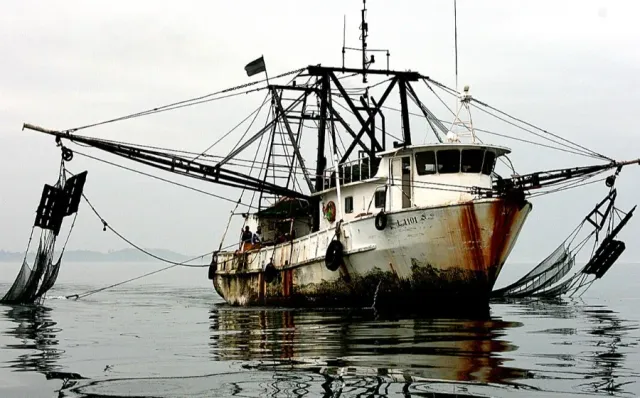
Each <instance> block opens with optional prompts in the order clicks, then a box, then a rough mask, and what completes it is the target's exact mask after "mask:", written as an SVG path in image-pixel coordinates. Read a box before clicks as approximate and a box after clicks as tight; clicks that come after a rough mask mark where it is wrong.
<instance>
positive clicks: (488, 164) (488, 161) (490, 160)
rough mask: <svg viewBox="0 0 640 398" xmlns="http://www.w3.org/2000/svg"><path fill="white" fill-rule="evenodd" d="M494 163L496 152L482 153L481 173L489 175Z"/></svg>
mask: <svg viewBox="0 0 640 398" xmlns="http://www.w3.org/2000/svg"><path fill="white" fill-rule="evenodd" d="M495 165H496V154H495V153H493V152H492V151H486V152H485V153H484V163H483V164H482V174H486V175H490V174H491V173H492V172H493V168H494V167H495Z"/></svg>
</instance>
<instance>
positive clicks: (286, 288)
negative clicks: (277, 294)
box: [282, 269, 293, 297]
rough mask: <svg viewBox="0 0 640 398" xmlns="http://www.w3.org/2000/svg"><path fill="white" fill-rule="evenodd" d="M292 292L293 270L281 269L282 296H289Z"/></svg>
mask: <svg viewBox="0 0 640 398" xmlns="http://www.w3.org/2000/svg"><path fill="white" fill-rule="evenodd" d="M292 291H293V270H292V269H283V270H282V295H283V296H284V297H289V296H291V293H292Z"/></svg>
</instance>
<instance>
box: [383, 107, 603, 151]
mask: <svg viewBox="0 0 640 398" xmlns="http://www.w3.org/2000/svg"><path fill="white" fill-rule="evenodd" d="M381 108H384V109H389V110H391V111H394V112H401V111H400V109H398V108H394V107H391V106H386V105H383V106H381ZM409 114H410V115H412V116H418V117H424V115H421V114H419V113H415V112H409ZM436 120H438V121H439V122H440V123H446V124H452V123H451V122H449V121H447V120H442V119H436ZM376 129H378V130H380V128H379V127H378V126H376ZM474 130H475V131H480V132H482V133H485V134H490V135H495V136H497V137H502V138H507V139H510V140H514V141H520V142H523V143H525V144H531V145H537V146H540V147H543V148H548V149H553V150H556V151H560V152H564V153H571V154H574V155H580V156H585V157H588V158H591V159H594V158H595V159H599V157H597V156H595V155H592V154H589V153H585V152H578V151H574V150H570V149H565V148H559V147H555V146H552V145H547V144H543V143H540V142H535V141H530V140H527V139H524V138H518V137H512V136H510V135H506V134H501V133H496V132H493V131H489V130H486V129H481V128H478V127H474ZM387 135H390V134H389V133H387Z"/></svg>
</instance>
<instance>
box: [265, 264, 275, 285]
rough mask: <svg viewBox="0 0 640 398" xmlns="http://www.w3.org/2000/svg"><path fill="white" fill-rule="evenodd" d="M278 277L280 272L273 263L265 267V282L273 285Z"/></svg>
mask: <svg viewBox="0 0 640 398" xmlns="http://www.w3.org/2000/svg"><path fill="white" fill-rule="evenodd" d="M276 276H278V270H277V269H276V267H275V266H274V265H273V263H272V262H269V264H267V266H266V267H264V281H265V282H267V283H271V282H273V280H274V279H276Z"/></svg>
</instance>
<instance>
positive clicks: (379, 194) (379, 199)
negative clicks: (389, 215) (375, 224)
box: [373, 188, 386, 208]
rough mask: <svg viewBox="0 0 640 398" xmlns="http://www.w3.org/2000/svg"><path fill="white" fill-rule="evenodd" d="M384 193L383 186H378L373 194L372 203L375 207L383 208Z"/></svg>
mask: <svg viewBox="0 0 640 398" xmlns="http://www.w3.org/2000/svg"><path fill="white" fill-rule="evenodd" d="M385 194H386V190H385V189H384V188H379V189H378V190H377V191H376V192H375V194H374V195H373V205H374V206H375V207H376V208H384V202H385V197H386V195H385Z"/></svg>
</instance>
